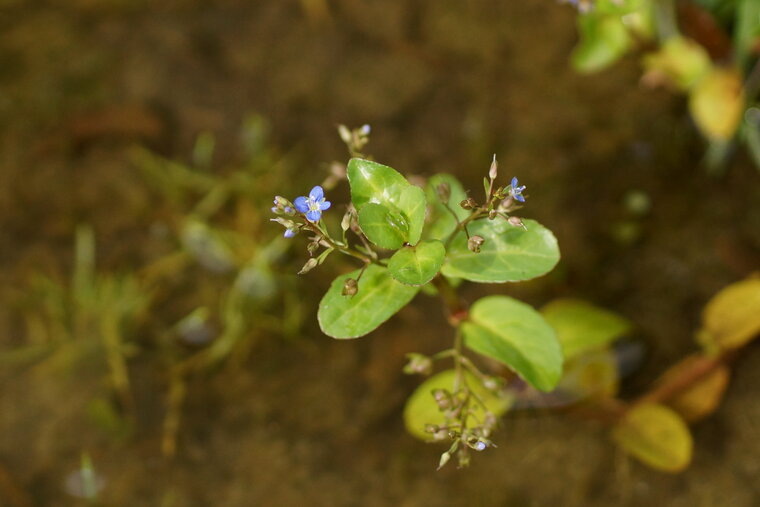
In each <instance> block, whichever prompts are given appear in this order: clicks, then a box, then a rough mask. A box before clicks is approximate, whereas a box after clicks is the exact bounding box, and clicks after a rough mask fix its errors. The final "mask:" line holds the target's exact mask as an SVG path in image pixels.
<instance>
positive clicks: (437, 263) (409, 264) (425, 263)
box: [388, 240, 446, 285]
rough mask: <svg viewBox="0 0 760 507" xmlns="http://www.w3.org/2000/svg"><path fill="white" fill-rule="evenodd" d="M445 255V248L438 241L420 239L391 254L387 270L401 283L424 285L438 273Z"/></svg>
mask: <svg viewBox="0 0 760 507" xmlns="http://www.w3.org/2000/svg"><path fill="white" fill-rule="evenodd" d="M445 256H446V249H445V248H444V247H443V243H441V242H440V241H436V240H434V241H422V242H420V243H418V244H417V245H416V246H406V247H404V248H402V249H401V250H398V251H397V252H396V253H395V254H393V257H391V259H390V261H388V271H390V273H391V276H392V277H393V278H395V279H396V280H398V281H399V282H401V283H405V284H407V285H424V284H426V283H428V282H429V281H430V280H432V279H433V277H434V276H435V275H437V274H438V271H439V270H440V269H441V264H443V258H444V257H445Z"/></svg>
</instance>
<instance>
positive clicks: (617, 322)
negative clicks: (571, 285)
mask: <svg viewBox="0 0 760 507" xmlns="http://www.w3.org/2000/svg"><path fill="white" fill-rule="evenodd" d="M541 313H542V314H543V316H544V318H545V319H546V321H547V322H548V323H549V324H550V325H551V326H552V327H553V328H554V330H555V331H556V332H557V338H558V339H559V342H560V343H561V344H562V353H563V355H564V356H565V360H566V361H569V360H570V359H572V358H574V357H576V356H578V355H580V354H583V353H585V352H587V351H590V350H595V349H599V348H601V347H604V346H605V345H607V344H608V343H611V342H613V341H614V340H616V339H618V338H620V337H621V336H623V335H624V334H625V333H627V332H628V331H629V330H630V329H631V323H630V322H628V321H627V320H626V319H624V318H622V317H620V316H619V315H617V314H615V313H612V312H610V311H608V310H605V309H603V308H599V307H597V306H594V305H592V304H590V303H588V302H586V301H581V300H579V299H557V300H555V301H552V302H551V303H549V304H547V305H546V306H544V307H543V308H542V309H541Z"/></svg>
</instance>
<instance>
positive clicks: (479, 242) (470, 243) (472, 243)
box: [467, 236, 486, 253]
mask: <svg viewBox="0 0 760 507" xmlns="http://www.w3.org/2000/svg"><path fill="white" fill-rule="evenodd" d="M485 242H486V240H485V239H484V238H483V236H470V239H468V240H467V248H469V249H470V251H471V252H474V253H480V247H481V246H483V243H485Z"/></svg>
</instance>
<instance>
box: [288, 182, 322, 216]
mask: <svg viewBox="0 0 760 507" xmlns="http://www.w3.org/2000/svg"><path fill="white" fill-rule="evenodd" d="M293 204H294V205H295V207H296V209H297V210H298V211H299V212H301V213H304V214H305V215H306V219H307V220H308V221H309V222H314V223H316V222H319V219H320V218H321V217H322V212H323V211H325V210H327V209H329V208H330V204H331V203H330V201H325V192H324V190H322V187H320V186H319V185H317V186H316V187H314V188H312V189H311V192H309V197H304V196H301V197H296V200H295V201H293Z"/></svg>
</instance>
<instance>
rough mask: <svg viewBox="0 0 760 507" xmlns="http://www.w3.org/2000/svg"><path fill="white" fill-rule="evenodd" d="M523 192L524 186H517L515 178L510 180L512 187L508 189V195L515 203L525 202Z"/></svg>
mask: <svg viewBox="0 0 760 507" xmlns="http://www.w3.org/2000/svg"><path fill="white" fill-rule="evenodd" d="M523 190H525V185H523V186H519V183H518V181H517V177H514V178H512V186H511V188H510V189H509V195H511V196H512V197H513V198H514V199H515V200H517V201H520V202H525V197H523V195H522V193H523Z"/></svg>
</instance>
